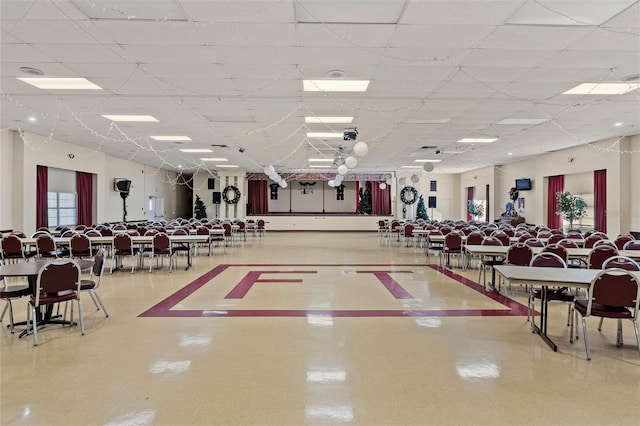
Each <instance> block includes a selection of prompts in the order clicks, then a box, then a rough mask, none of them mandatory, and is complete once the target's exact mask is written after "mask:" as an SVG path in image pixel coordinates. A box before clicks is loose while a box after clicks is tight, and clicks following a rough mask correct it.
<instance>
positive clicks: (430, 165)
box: [424, 163, 433, 172]
mask: <svg viewBox="0 0 640 426" xmlns="http://www.w3.org/2000/svg"><path fill="white" fill-rule="evenodd" d="M424 171H425V172H432V171H433V163H424Z"/></svg>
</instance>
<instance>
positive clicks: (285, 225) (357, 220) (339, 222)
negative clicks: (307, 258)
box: [247, 213, 392, 232]
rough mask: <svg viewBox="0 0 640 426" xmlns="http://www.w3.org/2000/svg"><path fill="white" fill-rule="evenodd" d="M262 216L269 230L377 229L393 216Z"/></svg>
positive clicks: (300, 214)
mask: <svg viewBox="0 0 640 426" xmlns="http://www.w3.org/2000/svg"><path fill="white" fill-rule="evenodd" d="M247 218H248V219H252V218H260V219H264V220H265V221H266V222H268V223H267V225H266V228H267V232H269V231H377V230H378V221H379V220H380V219H392V217H391V216H366V215H354V214H344V213H324V214H323V213H275V214H268V215H263V216H247Z"/></svg>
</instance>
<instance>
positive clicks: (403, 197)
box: [400, 186, 418, 204]
mask: <svg viewBox="0 0 640 426" xmlns="http://www.w3.org/2000/svg"><path fill="white" fill-rule="evenodd" d="M407 192H411V198H410V199H408V200H407ZM400 201H402V202H403V203H405V204H413V203H415V202H416V201H418V190H417V189H415V188H414V187H413V186H405V187H404V188H402V191H400Z"/></svg>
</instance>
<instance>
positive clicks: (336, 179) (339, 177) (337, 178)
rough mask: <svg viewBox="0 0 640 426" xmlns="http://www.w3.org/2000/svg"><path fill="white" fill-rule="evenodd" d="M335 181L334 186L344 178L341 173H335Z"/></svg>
mask: <svg viewBox="0 0 640 426" xmlns="http://www.w3.org/2000/svg"><path fill="white" fill-rule="evenodd" d="M333 180H334V181H335V182H336V184H337V185H336V186H338V185H340V184H341V183H342V181H343V180H344V176H342V175H336V177H335V178H334V179H333Z"/></svg>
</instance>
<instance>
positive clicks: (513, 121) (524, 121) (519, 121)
mask: <svg viewBox="0 0 640 426" xmlns="http://www.w3.org/2000/svg"><path fill="white" fill-rule="evenodd" d="M545 121H547V119H546V118H505V119H504V120H500V121H498V122H497V123H496V124H504V125H531V124H540V123H544V122H545Z"/></svg>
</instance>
